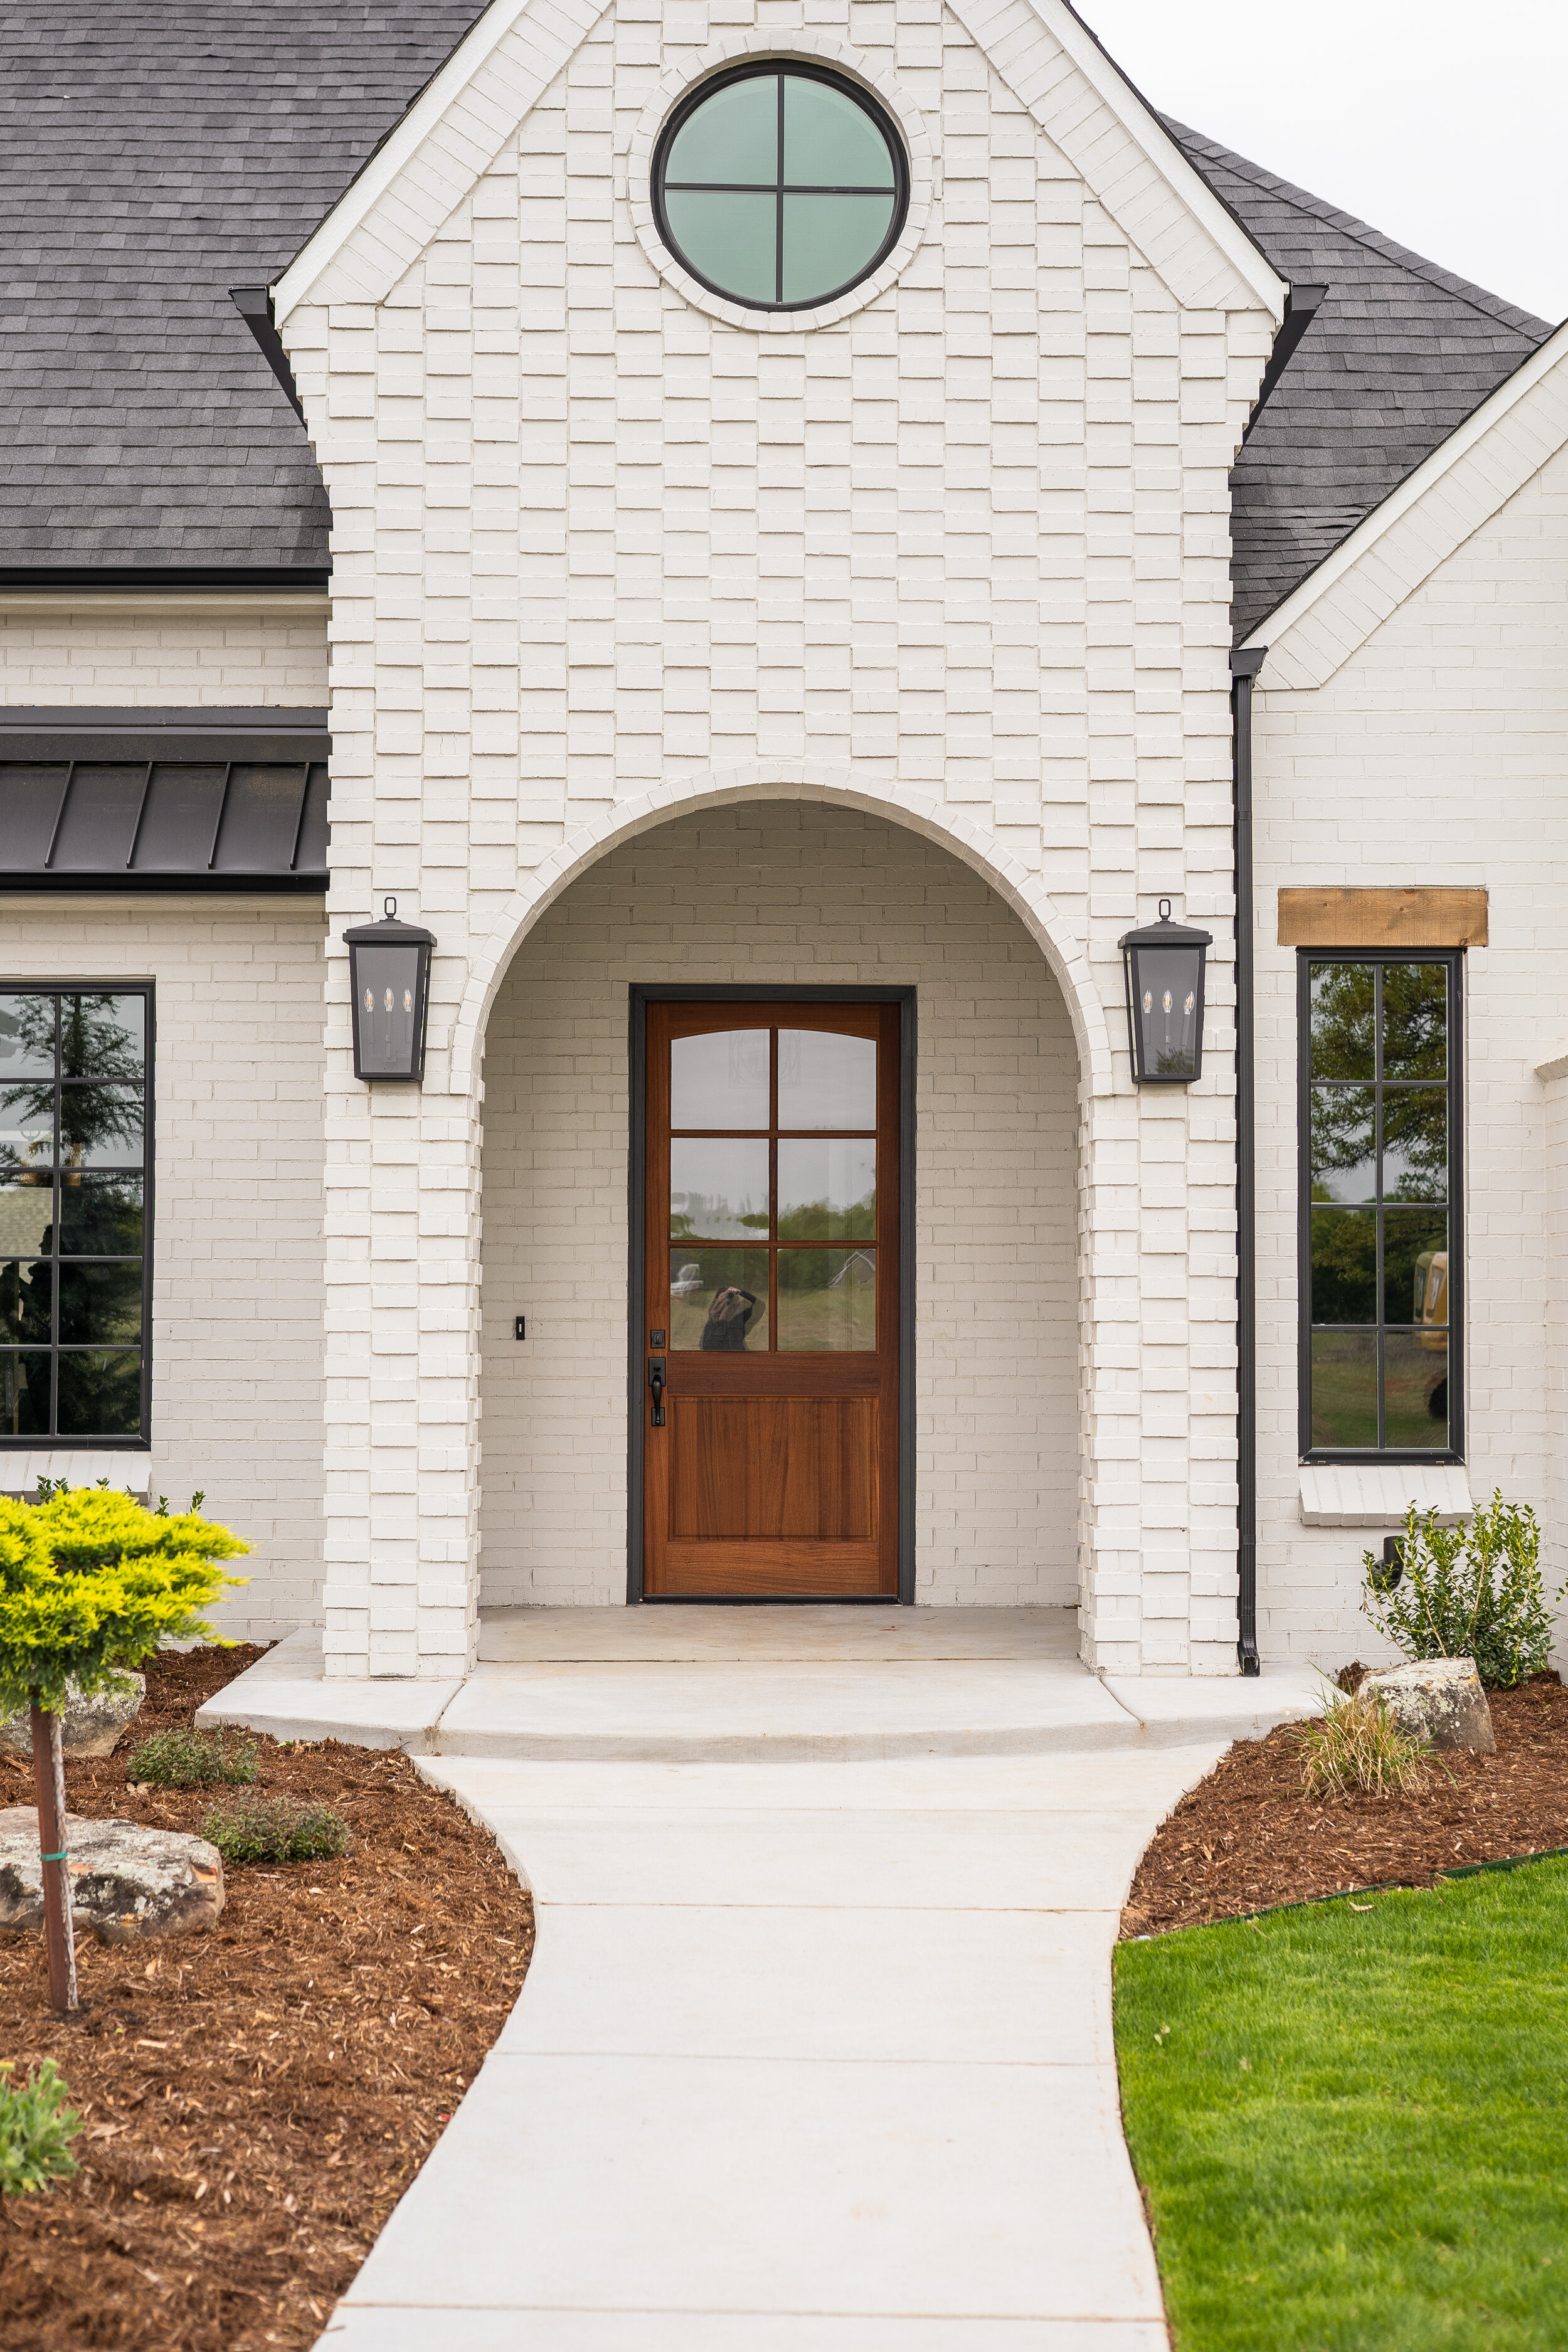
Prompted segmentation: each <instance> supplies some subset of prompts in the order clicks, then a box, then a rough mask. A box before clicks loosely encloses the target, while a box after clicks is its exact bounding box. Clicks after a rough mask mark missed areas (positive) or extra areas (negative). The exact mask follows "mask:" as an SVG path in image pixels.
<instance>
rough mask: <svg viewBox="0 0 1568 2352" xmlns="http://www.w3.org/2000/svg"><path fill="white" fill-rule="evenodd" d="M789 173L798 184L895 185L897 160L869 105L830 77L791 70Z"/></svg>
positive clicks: (790, 179) (786, 145) (786, 144)
mask: <svg viewBox="0 0 1568 2352" xmlns="http://www.w3.org/2000/svg"><path fill="white" fill-rule="evenodd" d="M784 179H785V180H786V181H787V182H788V184H790V185H791V186H792V187H805V188H813V187H816V188H890V187H891V186H892V184H893V159H892V157H891V156H890V155H889V152H888V142H887V141H886V140H885V139H884V138H883V136H882V134H881V132H880V131H879V130H878V128H877V126H876V124H875V123H874V122H873V121H872V120H871V118H870V116H869V115H868V113H867V111H866V110H865V108H864V107H863V106H857V105H856V103H855V100H853V99H852V98H847V97H846V96H845V94H844V92H843V91H842V90H841V89H832V88H830V86H829V85H828V84H827V83H826V82H821V81H813V80H811V79H808V77H807V76H806V75H805V74H786V75H785V77H784Z"/></svg>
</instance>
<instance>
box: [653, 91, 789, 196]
mask: <svg viewBox="0 0 1568 2352" xmlns="http://www.w3.org/2000/svg"><path fill="white" fill-rule="evenodd" d="M778 163H779V86H778V79H777V77H776V76H775V75H773V74H758V75H757V76H755V77H754V78H753V79H752V80H750V81H732V82H731V83H730V85H729V87H728V88H727V89H721V90H716V91H715V92H714V94H713V96H712V97H711V98H710V99H707V100H704V101H703V103H702V104H701V105H700V107H698V108H697V109H696V110H695V111H694V112H693V113H691V114H689V115H688V116H687V118H686V121H684V122H683V123H682V124H681V126H680V128H679V131H677V132H676V134H675V137H674V139H673V141H672V142H671V143H670V150H669V153H668V156H667V157H666V158H665V165H664V176H665V179H666V181H667V182H668V181H670V180H721V181H725V182H731V183H732V182H734V181H737V180H738V181H740V182H741V183H742V185H745V184H750V185H752V186H753V187H754V186H755V185H756V184H758V183H759V182H763V183H766V184H770V185H771V184H772V183H773V181H775V180H776V179H777V177H778Z"/></svg>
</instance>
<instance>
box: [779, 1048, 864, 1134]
mask: <svg viewBox="0 0 1568 2352" xmlns="http://www.w3.org/2000/svg"><path fill="white" fill-rule="evenodd" d="M876 1124H877V1041H876V1039H875V1038H874V1037H841V1036H836V1035H835V1034H833V1033H832V1032H831V1031H829V1030H826V1029H781V1030H780V1031H779V1125H780V1127H781V1128H792V1127H860V1128H866V1129H875V1127H876Z"/></svg>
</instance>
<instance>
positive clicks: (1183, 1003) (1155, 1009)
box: [1132, 947, 1203, 1078]
mask: <svg viewBox="0 0 1568 2352" xmlns="http://www.w3.org/2000/svg"><path fill="white" fill-rule="evenodd" d="M1201 971H1202V965H1201V962H1200V959H1199V951H1198V950H1197V949H1196V948H1187V947H1181V948H1159V947H1140V948H1138V949H1135V950H1134V951H1133V957H1132V986H1133V992H1134V1001H1133V1013H1132V1017H1133V1020H1134V1021H1135V1022H1136V1024H1137V1025H1138V1033H1139V1042H1140V1045H1142V1065H1143V1070H1142V1075H1143V1076H1146V1077H1150V1078H1194V1077H1196V1076H1197V1070H1198V1061H1197V1055H1198V1029H1199V1024H1200V1022H1201V1020H1202V1016H1203V992H1202V987H1201V984H1200V974H1201Z"/></svg>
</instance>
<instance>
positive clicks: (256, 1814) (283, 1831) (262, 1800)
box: [202, 1797, 349, 1865]
mask: <svg viewBox="0 0 1568 2352" xmlns="http://www.w3.org/2000/svg"><path fill="white" fill-rule="evenodd" d="M202 1835H203V1837H205V1839H207V1840H208V1841H209V1843H211V1844H213V1845H216V1848H217V1850H218V1852H219V1853H221V1854H222V1856H223V1858H224V1860H225V1862H227V1863H232V1864H236V1865H240V1864H246V1863H260V1862H331V1861H333V1860H335V1858H336V1857H337V1856H338V1855H339V1854H341V1853H342V1852H343V1851H344V1849H345V1848H346V1847H347V1844H348V1842H349V1834H348V1832H347V1830H346V1829H345V1828H344V1827H343V1824H342V1820H341V1819H340V1817H339V1816H338V1815H337V1814H336V1813H334V1812H333V1811H332V1810H331V1806H329V1805H302V1804H300V1802H299V1801H298V1800H297V1799H295V1798H293V1797H241V1798H238V1799H237V1800H235V1801H233V1802H232V1803H230V1804H227V1805H222V1806H219V1805H215V1806H214V1808H213V1810H212V1811H211V1812H210V1813H209V1814H208V1815H207V1817H206V1819H205V1822H203V1823H202Z"/></svg>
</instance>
